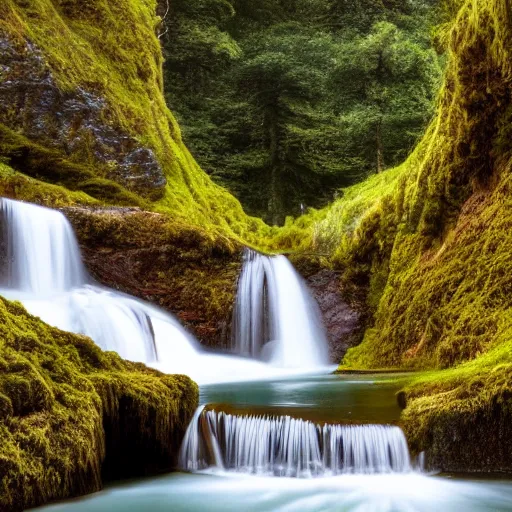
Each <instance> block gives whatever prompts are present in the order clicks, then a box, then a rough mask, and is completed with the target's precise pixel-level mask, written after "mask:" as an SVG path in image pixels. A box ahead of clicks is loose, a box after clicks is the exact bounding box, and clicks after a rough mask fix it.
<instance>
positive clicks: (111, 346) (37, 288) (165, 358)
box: [0, 198, 318, 383]
mask: <svg viewBox="0 0 512 512" xmlns="http://www.w3.org/2000/svg"><path fill="white" fill-rule="evenodd" d="M0 214H1V217H0V218H1V222H2V227H3V238H2V244H1V251H0V254H1V256H2V257H3V259H2V262H1V263H2V265H0V295H3V296H5V297H6V298H8V299H11V300H19V301H20V302H22V303H23V304H24V306H25V307H26V308H27V310H28V311H29V312H30V313H32V314H33V315H37V316H39V317H40V318H41V319H42V320H43V321H45V322H47V323H48V324H50V325H53V326H55V327H58V328H60V329H63V330H65V331H70V332H75V333H78V334H84V335H86V336H89V337H90V338H92V339H93V340H94V341H95V342H96V344H98V345H99V346H100V347H101V348H102V349H104V350H112V351H115V352H117V353H118V354H119V355H121V357H123V358H125V359H128V360H130V361H136V362H142V363H146V364H148V365H151V366H153V367H155V368H158V369H159V370H161V371H163V372H166V373H185V374H187V375H189V376H191V377H192V378H193V379H194V380H196V381H197V382H200V383H213V382H235V381H243V380H259V379H263V378H266V379H273V378H279V377H282V376H285V375H290V374H292V372H290V371H289V370H285V369H282V368H278V367H277V366H272V365H269V364H265V363H263V362H262V361H255V360H250V359H246V358H242V357H234V356H220V355H216V354H211V353H206V352H203V351H202V349H201V347H200V345H199V343H198V342H197V341H196V340H194V339H193V338H192V336H190V335H189V334H188V333H187V332H186V331H185V330H184V329H183V328H182V327H181V325H180V324H179V323H178V322H177V320H176V319H175V318H174V317H173V316H171V315H170V314H168V313H166V312H163V311H161V310H159V309H158V308H156V307H153V306H151V305H150V304H148V303H146V302H144V301H141V300H138V299H136V298H135V297H131V296H129V295H126V294H122V293H119V292H117V291H114V290H109V289H108V288H105V287H101V286H98V285H97V284H95V283H94V282H93V280H92V279H91V278H90V277H89V276H88V274H87V272H86V270H85V268H84V265H83V263H82V259H81V255H80V250H79V247H78V243H77V240H76V237H75V235H74V233H73V230H72V228H71V226H70V224H69V222H68V221H67V219H66V218H65V217H64V215H63V214H62V213H60V212H59V211H56V210H52V209H49V208H44V207H41V206H36V205H33V204H28V203H23V202H19V201H13V200H10V199H5V198H2V199H0ZM275 260H276V259H272V266H273V268H274V272H277V270H276V268H275V264H276V261H275ZM284 272H285V273H288V274H289V273H290V268H286V266H285V268H284ZM291 272H292V273H293V269H291ZM276 281H278V279H277V277H276ZM292 285H293V286H295V287H297V286H298V285H297V284H296V283H295V284H293V283H292ZM282 309H283V311H285V309H286V308H284V307H283V308H282ZM283 314H284V313H283ZM283 321H290V317H289V316H288V317H287V320H286V319H283ZM293 321H294V320H292V322H293ZM296 321H297V323H298V324H300V322H301V320H299V319H297V320H296ZM312 339H313V335H312V334H308V336H307V337H306V338H305V339H304V340H302V339H298V338H297V339H292V338H291V337H290V338H289V342H290V343H291V344H293V345H294V346H295V351H298V352H300V350H302V349H300V350H299V347H298V344H299V343H303V342H304V343H305V344H306V345H307V343H308V340H312ZM305 351H306V352H307V353H309V354H310V355H311V359H310V360H309V361H307V360H304V361H299V362H300V364H302V367H303V368H308V369H311V368H312V367H314V366H315V364H316V363H317V358H315V357H313V356H314V353H316V354H317V350H316V351H314V353H313V351H312V350H311V347H310V348H307V349H305ZM317 355H318V354H317ZM276 357H278V355H277V353H276ZM287 357H288V356H287ZM290 361H291V358H290ZM297 366H298V365H297Z"/></svg>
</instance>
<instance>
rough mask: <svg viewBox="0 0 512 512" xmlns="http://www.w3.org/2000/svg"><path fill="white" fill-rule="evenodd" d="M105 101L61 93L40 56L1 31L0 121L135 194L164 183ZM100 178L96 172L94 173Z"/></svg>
mask: <svg viewBox="0 0 512 512" xmlns="http://www.w3.org/2000/svg"><path fill="white" fill-rule="evenodd" d="M111 118H112V116H111V112H110V109H109V106H108V104H107V103H106V101H105V99H104V98H102V97H100V96H97V95H96V94H94V93H92V92H90V91H86V90H85V89H82V88H78V89H76V90H74V91H72V92H63V91H61V90H60V89H59V88H58V86H57V83H56V81H55V79H54V77H53V75H52V73H51V71H50V70H49V69H48V67H47V65H46V63H45V60H44V57H43V55H42V53H41V52H40V51H39V50H38V49H37V48H36V47H35V46H34V45H33V44H32V43H30V42H25V43H24V44H20V43H18V42H16V43H15V42H13V41H12V40H10V39H9V38H8V36H6V35H5V34H4V33H2V32H1V31H0V119H1V122H2V123H3V124H4V125H6V126H7V127H8V128H10V129H12V130H15V131H16V132H19V133H22V134H23V135H25V136H26V137H27V138H29V139H30V140H32V141H34V142H37V143H39V144H42V145H45V146H46V147H50V148H55V149H58V150H60V151H62V152H63V154H64V155H66V156H68V157H70V158H71V159H73V160H76V161H79V162H82V163H87V164H90V165H92V166H97V168H98V169H101V170H104V177H106V178H109V179H111V180H114V181H116V182H118V183H120V184H121V185H124V186H125V187H127V188H129V189H131V190H134V191H136V192H139V193H142V194H144V193H152V192H153V193H154V191H155V190H158V189H162V188H163V187H164V186H165V184H166V179H165V176H164V173H163V170H162V168H161V166H160V164H159V163H158V161H157V159H156V156H155V154H154V153H153V151H152V150H151V149H149V148H147V147H143V146H141V145H140V144H139V143H138V142H137V141H136V140H135V139H134V138H133V137H132V136H130V135H127V134H126V133H123V131H122V130H121V129H119V128H118V127H117V126H116V125H115V123H113V122H112V121H111ZM99 174H101V173H99Z"/></svg>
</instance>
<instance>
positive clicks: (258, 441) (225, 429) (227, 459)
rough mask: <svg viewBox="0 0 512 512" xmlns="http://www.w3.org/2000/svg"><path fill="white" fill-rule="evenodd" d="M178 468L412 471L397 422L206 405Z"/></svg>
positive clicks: (289, 473)
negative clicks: (250, 412) (331, 420)
mask: <svg viewBox="0 0 512 512" xmlns="http://www.w3.org/2000/svg"><path fill="white" fill-rule="evenodd" d="M180 467H181V469H184V470H188V471H198V470H204V469H207V468H216V469H219V470H225V471H234V472H239V473H248V474H256V475H264V476H285V477H319V476H332V475H341V474H380V473H408V472H411V471H412V465H411V460H410V457H409V449H408V447H407V441H406V439H405V436H404V434H403V432H402V430H401V429H400V428H399V427H395V426H387V425H329V424H325V425H316V424H314V423H312V422H310V421H304V420H301V419H295V418H291V417H290V416H276V417H272V416H265V417H263V416H245V415H244V416H236V415H231V414H226V413H224V412H222V411H221V412H217V411H214V410H208V411H206V410H204V408H202V407H201V408H199V409H198V410H197V411H196V413H195V415H194V418H193V420H192V421H191V423H190V425H189V427H188V430H187V433H186V435H185V439H184V440H183V444H182V447H181V451H180Z"/></svg>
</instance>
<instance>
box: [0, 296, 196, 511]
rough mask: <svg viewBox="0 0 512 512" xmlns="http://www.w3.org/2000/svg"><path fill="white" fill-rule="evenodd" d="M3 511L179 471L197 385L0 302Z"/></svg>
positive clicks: (0, 505)
mask: <svg viewBox="0 0 512 512" xmlns="http://www.w3.org/2000/svg"><path fill="white" fill-rule="evenodd" d="M0 367H1V371H0V419H1V421H0V482H1V483H0V486H1V490H0V510H6V511H7V510H24V509H25V508H28V507H31V506H35V505H38V504H42V503H45V502H47V501H49V500H53V499H63V498H67V497H71V496H77V495H80V494H84V493H88V492H93V491H95V490H98V489H100V488H101V486H102V483H103V482H104V481H105V480H109V479H114V478H121V477H131V476H140V475H144V474H147V473H151V472H155V471H158V470H164V469H169V468H171V467H172V466H173V464H174V461H175V457H176V454H177V450H178V448H179V442H180V439H181V438H182V436H183V434H184V430H185V428H186V427H187V424H188V421H189V420H190V418H191V415H192V414H193V412H194V409H195V407H196V405H197V399H198V390H197V386H196V385H195V384H194V383H193V382H192V381H191V380H190V379H189V378H188V377H185V376H166V375H163V374H161V373H159V372H157V371H155V370H150V369H148V368H146V367H144V366H143V365H140V364H134V363H129V362H126V361H123V360H121V359H120V358H119V357H118V356H117V355H116V354H114V353H105V352H102V351H101V350H100V349H99V348H98V347H97V346H96V345H95V344H94V343H93V342H92V341H91V340H90V339H88V338H86V337H84V336H78V335H73V334H69V333H64V332H62V331H59V330H58V329H55V328H52V327H49V326H47V325H46V324H44V323H43V322H41V321H40V320H39V319H37V318H35V317H32V316H30V315H29V314H28V313H26V311H25V310H24V309H23V307H22V306H21V305H20V304H18V303H11V302H7V301H5V300H3V299H0Z"/></svg>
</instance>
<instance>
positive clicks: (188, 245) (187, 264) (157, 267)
mask: <svg viewBox="0 0 512 512" xmlns="http://www.w3.org/2000/svg"><path fill="white" fill-rule="evenodd" d="M63 211H64V213H65V214H66V215H67V217H68V218H69V219H70V221H71V223H72V225H73V227H74V228H75V231H76V233H77V236H78V239H79V243H80V245H81V250H82V255H83V259H84V262H85V264H86V266H87V268H88V270H89V272H90V273H91V275H92V276H93V277H94V278H95V279H96V280H97V281H99V282H100V283H102V284H104V285H106V286H109V287H111V288H115V289H117V290H120V291H123V292H125V293H129V294H131V295H134V296H137V297H140V298H141V299H144V300H147V301H149V302H151V303H153V304H155V305H157V306H160V307H162V308H164V309H166V310H167V311H169V312H171V313H173V314H175V315H177V316H178V318H179V319H180V320H181V322H182V323H183V324H184V325H185V326H186V327H187V328H188V329H189V330H190V331H191V332H192V333H193V334H194V335H195V336H196V337H197V339H198V340H199V341H200V342H201V343H202V344H203V345H205V346H209V347H215V348H223V347H227V346H228V345H229V343H230V333H231V317H232V310H233V304H234V302H235V293H236V282H237V279H238V275H239V273H240V269H241V251H242V248H241V247H239V246H235V245H233V243H232V242H230V241H229V240H228V239H227V238H225V237H223V236H219V235H215V234H214V233H211V232H206V231H201V230H200V229H198V228H197V227H190V226H188V225H186V224H183V223H180V222H177V221H170V220H169V217H166V216H163V215H159V214H156V213H150V212H146V211H142V210H140V209H137V208H110V209H104V208H101V209H94V208H92V209H91V208H65V209H64V210H63Z"/></svg>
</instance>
